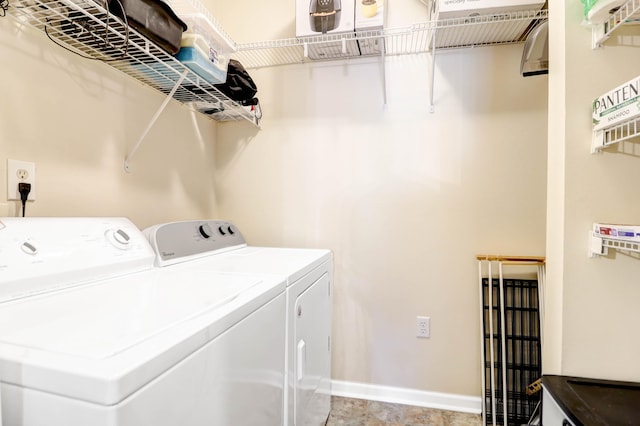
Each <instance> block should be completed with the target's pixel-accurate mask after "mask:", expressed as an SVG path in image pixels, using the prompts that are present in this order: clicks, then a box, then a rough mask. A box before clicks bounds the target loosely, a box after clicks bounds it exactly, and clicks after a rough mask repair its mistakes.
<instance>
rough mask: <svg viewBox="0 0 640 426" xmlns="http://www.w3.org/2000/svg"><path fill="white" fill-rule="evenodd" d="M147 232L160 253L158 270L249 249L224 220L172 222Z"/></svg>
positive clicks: (157, 260)
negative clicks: (235, 250)
mask: <svg viewBox="0 0 640 426" xmlns="http://www.w3.org/2000/svg"><path fill="white" fill-rule="evenodd" d="M143 232H144V234H145V235H146V236H147V238H148V239H149V242H150V243H151V246H152V247H153V249H154V250H155V252H156V253H157V258H156V264H157V265H158V266H166V265H171V264H174V263H178V262H184V261H186V260H190V259H194V258H198V257H201V256H207V255H210V254H212V253H214V252H220V251H227V250H231V249H235V248H239V247H244V246H246V245H247V244H246V241H245V239H244V237H243V236H242V234H241V233H240V231H239V230H238V228H236V226H235V225H233V224H232V223H231V222H225V221H221V220H189V221H182V222H170V223H164V224H161V225H156V226H152V227H150V228H147V229H145V230H144V231H143Z"/></svg>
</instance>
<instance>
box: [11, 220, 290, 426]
mask: <svg viewBox="0 0 640 426" xmlns="http://www.w3.org/2000/svg"><path fill="white" fill-rule="evenodd" d="M154 258H155V254H154V252H153V251H152V250H151V247H150V246H149V243H148V241H147V239H146V238H145V237H144V235H143V234H142V233H141V232H140V231H139V230H138V229H137V228H136V227H135V226H134V225H133V224H132V223H131V222H130V221H128V220H127V219H123V218H2V219H0V389H1V404H2V405H1V406H2V410H1V413H2V425H4V426H42V425H46V426H150V425H153V426H176V425H180V426H187V425H188V426H204V425H255V426H264V425H273V426H276V425H281V424H282V418H283V413H282V404H283V398H284V386H283V380H284V366H283V363H282V360H283V359H284V356H285V355H284V344H285V343H284V342H285V332H284V325H285V314H284V309H285V302H286V299H285V292H284V291H285V285H286V284H285V282H284V281H283V280H282V279H279V278H271V279H270V278H269V277H265V276H264V275H248V274H247V275H245V276H240V275H237V274H228V273H212V272H210V271H206V273H204V272H202V271H198V270H194V269H192V268H185V267H182V266H181V265H176V267H175V268H172V269H171V270H169V269H166V268H162V269H161V268H155V267H154V266H153V262H154Z"/></svg>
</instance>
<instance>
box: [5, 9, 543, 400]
mask: <svg viewBox="0 0 640 426" xmlns="http://www.w3.org/2000/svg"><path fill="white" fill-rule="evenodd" d="M249 6H250V7H249ZM247 11H250V12H251V13H247ZM214 12H215V9H214ZM389 13H390V22H391V24H392V25H394V26H402V25H407V24H410V23H413V22H417V21H421V20H424V19H426V12H425V11H424V9H423V7H422V6H421V5H420V3H419V2H417V1H416V2H397V3H394V5H393V7H391V8H390V10H389ZM219 16H220V17H221V20H223V23H224V24H225V27H226V28H227V29H228V30H229V32H231V34H232V35H234V36H235V37H236V38H237V40H239V41H251V40H263V39H269V38H280V37H289V36H292V35H293V34H292V31H293V3H292V2H291V1H290V0H279V1H277V2H276V1H274V2H255V1H254V2H251V5H248V3H247V2H246V1H237V2H225V7H224V8H221V9H220V13H219ZM265 18H266V19H265ZM236 34H237V36H236ZM0 35H1V36H2V39H3V42H2V44H0V56H1V57H2V58H3V64H10V65H9V66H7V65H5V66H3V67H2V68H0V81H2V83H0V84H2V89H3V97H2V98H3V102H2V103H1V107H0V108H1V109H0V112H1V116H0V120H1V123H2V125H0V148H1V150H0V152H1V153H2V157H3V158H0V161H1V162H0V164H2V168H1V169H0V170H2V173H0V203H2V200H3V199H2V197H1V194H5V191H6V189H5V187H6V184H5V179H6V173H4V165H5V164H6V163H5V161H6V160H5V158H14V159H19V160H26V161H35V162H36V166H37V168H38V171H37V175H38V176H37V185H38V200H37V201H36V202H35V203H33V204H31V205H30V206H29V210H28V211H29V212H30V214H33V215H39V216H42V215H123V216H128V217H130V218H132V219H133V220H134V221H135V222H136V224H138V225H139V226H141V227H144V226H147V225H149V224H152V223H156V222H162V221H167V220H176V219H185V218H201V217H221V218H226V219H230V220H233V221H234V222H236V223H237V224H238V225H239V226H240V227H241V229H243V230H244V233H245V234H246V236H247V237H248V239H249V241H250V243H252V244H263V245H276V246H309V247H327V248H330V249H332V250H333V251H334V253H335V261H336V267H335V273H336V274H335V295H334V296H335V307H334V334H335V339H334V346H333V348H334V359H333V362H334V369H333V376H334V378H335V379H339V380H348V381H356V382H364V383H372V384H381V385H391V386H399V387H407V388H414V389H419V390H428V391H438V392H450V393H455V394H465V395H474V396H479V393H480V362H479V349H478V346H479V322H478V317H479V309H478V300H477V297H478V296H477V295H478V291H477V285H476V283H477V265H476V263H475V259H474V255H475V254H477V253H481V252H487V253H488V252H493V253H503V254H522V255H540V254H544V248H545V231H544V230H545V190H546V183H545V179H546V137H547V130H546V120H547V95H546V94H547V78H546V77H536V78H529V79H523V78H521V77H520V76H519V74H518V67H519V63H520V54H521V48H522V46H502V47H497V48H479V49H464V50H459V51H451V52H443V53H442V54H439V55H438V59H437V67H436V73H437V74H436V83H435V100H436V110H435V113H433V114H431V113H429V107H428V98H429V70H430V57H429V56H428V55H415V56H407V57H395V58H388V59H387V92H388V105H387V106H386V107H385V106H383V102H382V87H383V86H382V79H381V74H380V64H379V63H378V62H377V60H364V61H352V62H347V63H343V62H332V63H322V64H316V65H294V66H287V67H279V68H274V69H264V70H256V71H253V72H252V75H253V76H254V78H255V80H256V81H257V83H258V85H259V88H260V92H259V97H260V99H261V101H262V104H263V108H264V111H265V119H264V122H263V129H262V130H259V131H258V130H256V129H254V128H252V127H251V126H249V125H246V124H244V123H230V124H220V125H215V124H213V123H211V122H210V121H208V120H206V119H202V118H195V121H194V118H193V117H192V115H191V114H190V113H189V112H188V111H187V110H186V109H185V108H182V107H180V106H177V105H175V104H174V103H171V104H170V105H169V107H168V109H167V111H165V113H164V114H165V115H163V118H162V119H161V120H160V122H159V123H158V124H157V125H156V127H154V128H153V130H152V131H151V133H150V134H149V136H148V140H147V141H146V142H145V143H144V145H143V146H142V148H141V150H140V151H139V153H138V154H137V156H136V157H135V158H134V160H133V162H132V167H133V173H132V174H125V173H124V172H123V171H122V161H123V158H124V156H125V155H126V153H127V151H128V150H129V149H130V148H131V147H132V146H133V144H135V142H136V140H137V138H138V137H139V135H140V134H141V132H142V131H143V129H144V127H145V126H146V124H147V123H148V120H149V118H150V117H151V116H152V115H153V113H154V112H155V110H156V108H157V106H158V105H159V104H160V102H161V101H162V97H161V96H160V95H157V94H155V93H154V92H152V91H150V90H149V89H147V88H144V87H141V86H140V85H139V84H138V83H136V82H133V81H131V80H130V79H128V78H124V77H121V76H120V75H119V74H117V73H116V72H112V71H111V70H109V69H108V68H106V67H105V66H104V65H102V64H96V63H91V62H88V61H85V60H81V59H79V58H75V57H73V56H71V55H69V54H68V53H66V52H61V51H60V50H59V48H58V47H56V46H53V45H52V44H51V43H50V42H49V41H48V40H47V39H46V38H44V36H43V35H41V34H34V33H32V32H30V31H18V30H17V29H16V28H15V25H14V24H13V21H11V20H8V19H0ZM5 195H6V194H5ZM14 205H15V203H13V202H11V203H10V206H11V208H13V207H14ZM416 315H427V316H430V317H431V318H432V337H431V339H428V340H422V339H416V338H415V337H414V331H415V316H416Z"/></svg>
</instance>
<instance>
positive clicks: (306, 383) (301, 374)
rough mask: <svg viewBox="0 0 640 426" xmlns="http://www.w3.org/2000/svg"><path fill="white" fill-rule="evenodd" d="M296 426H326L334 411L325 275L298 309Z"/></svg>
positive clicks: (328, 287)
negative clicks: (332, 405) (331, 411)
mask: <svg viewBox="0 0 640 426" xmlns="http://www.w3.org/2000/svg"><path fill="white" fill-rule="evenodd" d="M295 342H296V346H295V358H294V372H295V378H294V382H295V392H294V395H295V396H294V398H295V414H294V415H295V424H296V425H297V426H301V425H324V424H325V422H326V420H327V417H328V416H329V411H330V409H331V389H330V377H331V282H330V280H329V274H326V273H325V274H324V275H322V276H321V277H320V278H319V279H318V280H317V281H316V282H314V283H313V285H311V286H310V287H309V288H307V289H306V290H305V291H304V293H302V294H301V295H300V296H299V297H298V299H297V300H296V305H295Z"/></svg>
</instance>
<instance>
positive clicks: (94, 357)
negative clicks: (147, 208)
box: [0, 268, 285, 405]
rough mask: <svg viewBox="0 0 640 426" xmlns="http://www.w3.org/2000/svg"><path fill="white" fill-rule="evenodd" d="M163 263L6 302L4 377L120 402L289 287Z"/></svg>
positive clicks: (2, 310)
mask: <svg viewBox="0 0 640 426" xmlns="http://www.w3.org/2000/svg"><path fill="white" fill-rule="evenodd" d="M280 281H281V280H269V279H264V278H262V277H256V276H234V275H231V274H224V273H212V272H208V271H191V270H189V269H187V268H164V269H162V270H152V271H147V272H141V273H137V274H131V275H128V276H125V277H121V278H116V279H111V280H105V281H101V282H97V283H95V284H93V285H89V286H85V287H75V288H72V289H68V290H64V291H59V292H55V293H48V294H45V295H41V296H37V297H31V298H24V299H20V300H17V301H13V302H7V303H4V304H0V378H1V379H2V381H3V382H8V383H13V384H16V385H21V386H25V387H32V388H36V389H40V390H44V391H49V392H53V393H56V394H62V395H67V396H70V397H74V398H78V399H84V400H88V401H92V402H96V403H101V404H108V405H109V404H115V403H117V402H119V401H120V400H122V399H123V398H124V397H126V396H127V395H129V394H131V393H132V392H134V391H135V390H136V389H138V388H140V387H141V386H143V385H144V384H145V383H147V382H149V381H150V380H152V379H153V378H155V377H156V376H157V375H159V374H160V373H161V372H163V371H165V370H167V369H168V368H169V367H171V366H172V365H174V364H175V363H176V362H178V361H180V360H181V359H182V358H184V357H185V356H186V355H188V354H190V353H191V352H193V351H194V350H196V349H197V348H198V347H200V346H202V345H203V344H205V343H206V342H208V341H209V340H211V339H213V338H214V337H215V336H217V335H218V334H219V333H221V332H222V331H224V330H226V329H228V328H229V327H231V326H232V325H233V324H235V323H236V322H237V321H239V320H240V319H242V318H244V317H245V316H247V315H249V314H250V313H251V312H252V311H253V310H255V309H257V308H258V307H259V306H261V305H262V304H264V303H266V302H267V301H268V300H270V299H271V298H273V297H275V295H277V294H279V293H281V292H282V291H283V290H284V286H285V284H284V283H283V282H280Z"/></svg>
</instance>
